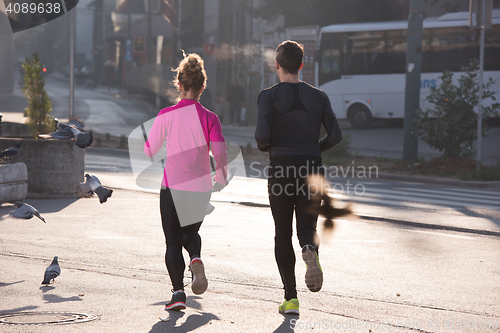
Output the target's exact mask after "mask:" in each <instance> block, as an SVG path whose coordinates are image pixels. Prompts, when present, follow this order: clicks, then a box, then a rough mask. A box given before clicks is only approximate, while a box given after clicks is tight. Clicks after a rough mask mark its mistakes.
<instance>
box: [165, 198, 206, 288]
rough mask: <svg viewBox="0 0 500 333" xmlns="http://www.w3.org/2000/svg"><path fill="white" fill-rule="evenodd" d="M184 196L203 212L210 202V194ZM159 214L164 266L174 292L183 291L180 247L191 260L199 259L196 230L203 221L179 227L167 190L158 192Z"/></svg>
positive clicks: (183, 268) (198, 235)
mask: <svg viewBox="0 0 500 333" xmlns="http://www.w3.org/2000/svg"><path fill="white" fill-rule="evenodd" d="M186 194H187V195H189V196H190V200H189V201H188V202H189V203H190V204H191V203H192V205H196V206H199V205H201V207H202V208H203V209H204V211H206V207H207V204H208V202H209V201H210V192H186ZM178 208H179V207H178ZM160 213H161V220H162V226H163V233H164V234H165V242H166V244H167V250H166V252H165V264H166V266H167V270H168V274H169V276H170V280H171V281H172V286H173V288H174V290H183V289H184V284H183V279H184V270H185V268H186V265H185V263H184V257H183V256H182V247H184V248H185V249H186V250H187V251H188V253H189V257H190V258H191V260H192V259H193V258H197V257H198V258H199V257H200V255H201V237H200V234H199V233H198V230H199V229H200V226H201V223H202V222H203V219H201V221H200V222H197V223H193V224H189V225H187V226H184V227H181V224H180V222H179V217H178V215H177V210H176V206H175V204H174V200H173V198H172V194H171V191H170V189H169V188H166V189H162V190H161V191H160Z"/></svg>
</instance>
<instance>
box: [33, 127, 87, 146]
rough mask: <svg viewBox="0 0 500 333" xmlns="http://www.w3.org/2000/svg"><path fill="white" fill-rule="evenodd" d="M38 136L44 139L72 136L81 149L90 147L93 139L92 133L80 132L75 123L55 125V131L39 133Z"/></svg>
mask: <svg viewBox="0 0 500 333" xmlns="http://www.w3.org/2000/svg"><path fill="white" fill-rule="evenodd" d="M40 137H41V138H44V139H60V140H65V139H73V138H74V139H75V144H76V145H77V146H78V147H80V148H82V149H85V148H88V147H90V146H91V145H92V142H93V141H94V137H93V136H92V133H88V132H82V131H80V130H79V129H78V127H76V126H75V125H65V124H59V126H57V131H55V132H53V133H50V134H41V135H40Z"/></svg>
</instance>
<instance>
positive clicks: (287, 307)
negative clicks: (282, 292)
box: [279, 298, 299, 315]
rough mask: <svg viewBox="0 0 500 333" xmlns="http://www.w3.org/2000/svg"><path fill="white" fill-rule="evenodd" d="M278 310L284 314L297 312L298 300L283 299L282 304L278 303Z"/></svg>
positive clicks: (295, 313)
mask: <svg viewBox="0 0 500 333" xmlns="http://www.w3.org/2000/svg"><path fill="white" fill-rule="evenodd" d="M279 311H280V312H281V313H285V314H294V315H298V314H299V300H298V299H296V298H292V299H291V300H289V301H287V300H285V301H284V302H283V304H281V305H280V307H279Z"/></svg>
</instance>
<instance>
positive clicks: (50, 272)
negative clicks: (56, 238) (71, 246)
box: [42, 256, 61, 284]
mask: <svg viewBox="0 0 500 333" xmlns="http://www.w3.org/2000/svg"><path fill="white" fill-rule="evenodd" d="M57 259H58V258H57V256H55V257H54V259H53V260H52V262H51V263H50V265H49V267H47V269H45V274H44V275H43V281H42V284H49V283H50V282H51V281H52V280H54V279H55V278H56V277H58V276H59V274H61V267H59V263H58V262H57Z"/></svg>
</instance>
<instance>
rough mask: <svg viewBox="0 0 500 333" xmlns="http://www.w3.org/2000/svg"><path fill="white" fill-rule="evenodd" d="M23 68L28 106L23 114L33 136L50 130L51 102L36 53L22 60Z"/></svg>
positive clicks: (51, 124)
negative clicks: (26, 118)
mask: <svg viewBox="0 0 500 333" xmlns="http://www.w3.org/2000/svg"><path fill="white" fill-rule="evenodd" d="M23 69H24V86H23V92H24V96H26V99H27V100H28V107H26V109H24V114H25V115H26V116H27V117H28V121H27V122H26V124H27V125H28V126H29V128H30V132H31V135H33V136H38V135H40V134H42V133H48V132H51V131H52V126H53V118H52V117H51V116H50V111H51V110H52V102H51V101H50V99H49V96H48V95H47V92H46V91H45V79H44V77H43V76H42V70H43V68H42V64H41V62H40V58H39V57H38V54H37V53H33V59H31V58H26V59H25V60H24V61H23Z"/></svg>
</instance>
